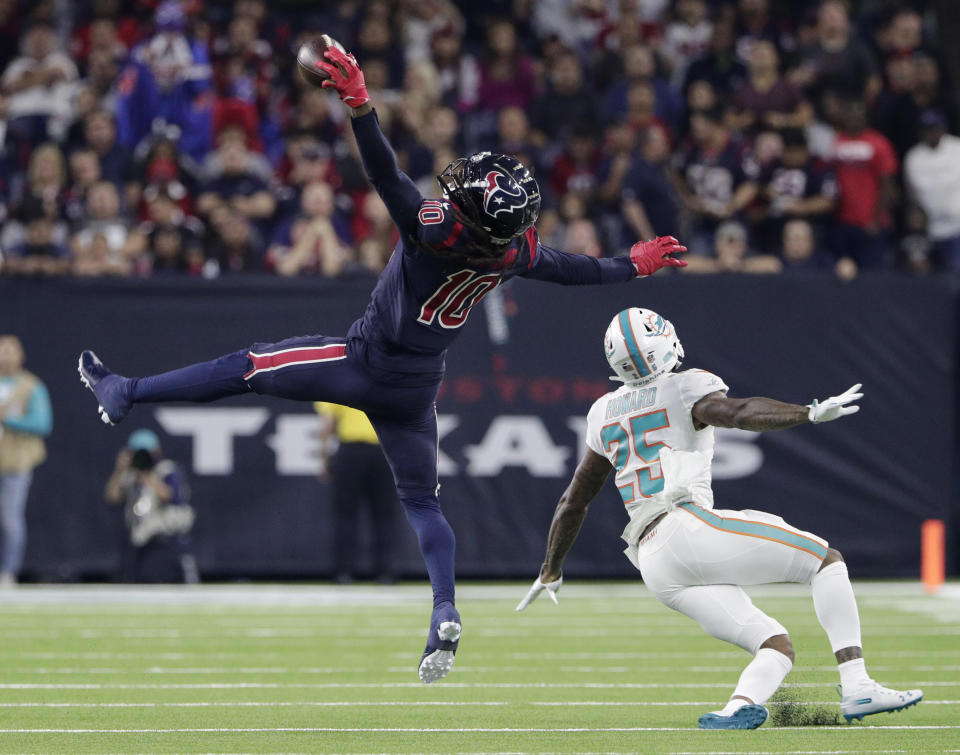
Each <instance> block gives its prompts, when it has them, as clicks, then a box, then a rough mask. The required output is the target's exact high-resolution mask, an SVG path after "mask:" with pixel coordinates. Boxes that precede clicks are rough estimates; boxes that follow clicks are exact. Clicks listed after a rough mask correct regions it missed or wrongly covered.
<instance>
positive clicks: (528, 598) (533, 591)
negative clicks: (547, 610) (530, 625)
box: [517, 577, 563, 611]
mask: <svg viewBox="0 0 960 755" xmlns="http://www.w3.org/2000/svg"><path fill="white" fill-rule="evenodd" d="M562 584H563V577H560V578H559V579H555V580H554V581H553V582H546V583H544V582H541V581H540V577H537V578H536V579H535V580H533V587H531V588H530V589H529V590H528V591H527V594H526V595H525V596H524V598H523V600H521V601H520V603H519V605H517V610H518V611H522V610H523V609H524V608H526V607H527V606H529V605H530V604H531V603H533V601H535V600H536V599H537V596H538V595H539V594H540V593H542V592H543V591H544V590H546V591H547V595H549V596H550V600H552V601H553V602H554V603H556V602H557V590H559V589H560V585H562Z"/></svg>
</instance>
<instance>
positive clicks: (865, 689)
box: [840, 681, 923, 723]
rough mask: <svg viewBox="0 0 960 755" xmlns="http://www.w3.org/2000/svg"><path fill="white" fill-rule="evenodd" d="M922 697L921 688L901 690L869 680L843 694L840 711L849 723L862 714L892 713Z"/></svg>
mask: <svg viewBox="0 0 960 755" xmlns="http://www.w3.org/2000/svg"><path fill="white" fill-rule="evenodd" d="M922 699H923V690H920V689H910V690H907V691H905V692H901V691H900V690H896V689H888V688H887V687H884V686H882V685H880V684H877V682H874V681H869V682H867V683H866V684H864V685H862V686H860V687H859V688H858V689H855V690H854V691H853V692H851V693H850V694H849V695H844V696H843V699H842V700H841V702H840V712H841V713H842V714H843V717H844V718H845V719H847V722H848V723H849V722H850V721H852V720H853V719H857V720H858V721H861V720H863V717H864V716H872V715H873V714H874V713H893V712H894V711H898V710H903V709H904V708H909V707H910V706H911V705H916V704H917V703H919V702H920V701H921V700H922Z"/></svg>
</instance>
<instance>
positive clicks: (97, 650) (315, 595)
mask: <svg viewBox="0 0 960 755" xmlns="http://www.w3.org/2000/svg"><path fill="white" fill-rule="evenodd" d="M526 587H527V585H526V584H512V585H511V584H497V585H493V586H489V585H469V584H468V585H463V586H462V587H461V589H460V591H459V594H458V600H459V605H460V610H461V612H462V616H463V620H464V632H463V638H462V641H461V649H460V652H459V654H458V657H457V664H456V666H455V667H454V669H453V672H452V673H451V674H450V676H448V677H447V679H446V680H444V681H441V682H438V683H436V684H433V685H429V686H426V685H423V684H421V683H420V682H419V681H418V679H417V676H416V671H415V667H416V662H417V661H418V660H419V653H420V650H421V649H422V646H423V638H424V637H425V632H426V627H427V623H428V620H429V603H428V594H429V593H428V590H427V589H426V588H425V587H424V586H420V585H418V586H397V587H352V588H335V587H300V586H295V587H274V586H262V587H260V586H245V587H200V588H195V589H189V588H188V589H175V588H160V589H158V590H153V591H151V590H133V589H123V588H112V589H111V588H90V587H81V588H77V589H75V590H69V589H52V588H43V587H37V588H29V587H27V588H21V589H19V590H17V591H14V592H9V593H4V594H3V595H2V596H0V638H2V644H0V752H2V753H14V752H15V753H54V752H58V753H71V754H80V753H159V752H176V753H653V752H771V753H773V752H777V753H779V752H810V753H820V752H825V753H826V752H829V753H841V752H945V751H950V750H953V751H960V586H958V585H951V586H948V587H947V588H946V589H945V590H944V591H943V592H942V593H941V594H940V595H938V596H934V597H927V596H924V595H923V593H922V592H921V590H920V588H919V586H917V585H915V584H871V583H865V584H858V585H857V591H858V595H859V596H860V607H861V613H862V616H863V624H864V646H865V653H866V658H867V668H868V670H869V671H871V672H872V674H873V676H874V677H875V678H877V679H878V680H879V681H881V682H883V683H886V684H888V685H890V686H894V687H901V688H908V687H916V686H919V687H922V688H923V689H924V693H925V698H924V701H923V702H921V703H920V705H919V706H918V707H915V708H911V709H909V710H907V711H904V712H901V713H896V714H880V715H876V716H871V717H868V718H866V719H864V723H863V724H862V725H860V724H853V725H847V724H840V723H839V722H838V713H839V706H838V704H837V700H838V698H837V696H836V692H835V689H834V687H835V685H836V683H837V681H838V679H837V674H836V671H835V668H834V666H833V664H832V660H833V659H832V656H831V654H830V651H829V647H828V645H827V641H826V638H825V637H824V635H823V633H822V632H821V630H820V628H819V625H818V624H817V622H816V617H815V615H814V612H813V605H812V602H811V600H810V597H809V591H808V590H806V589H805V588H801V587H797V586H784V587H777V588H764V589H763V590H752V591H751V594H752V595H753V596H754V599H755V601H756V602H757V604H758V605H760V606H761V607H762V608H764V609H765V610H766V611H768V612H769V613H771V614H773V615H774V616H776V617H777V618H779V619H780V621H781V622H783V623H784V624H785V625H786V626H787V627H788V628H789V629H790V632H791V635H792V637H793V642H794V646H795V648H796V650H797V664H796V666H795V667H794V670H793V672H792V673H791V674H790V676H789V677H788V678H787V682H788V684H787V686H786V688H785V689H784V690H782V692H783V694H784V699H789V700H790V702H788V703H781V704H779V705H771V706H770V707H771V713H772V719H774V720H772V721H768V722H767V724H765V725H764V726H763V727H762V728H761V729H759V730H757V731H751V732H715V731H699V730H698V729H696V722H697V717H698V716H699V715H700V714H701V713H703V712H705V711H707V710H710V709H713V708H715V707H719V705H720V704H721V703H722V702H723V701H725V700H726V698H727V697H728V696H729V694H730V692H731V690H732V687H733V685H734V683H735V682H736V679H737V676H738V674H739V672H740V670H741V669H742V667H743V666H744V665H745V663H746V661H747V659H748V656H747V655H746V654H745V653H743V652H742V651H739V650H737V649H735V648H732V647H730V646H726V645H724V644H722V643H720V642H718V641H716V640H713V639H710V638H708V637H707V636H706V635H704V634H703V633H702V632H701V630H700V629H699V628H698V627H697V626H696V625H694V624H693V623H692V622H691V621H690V620H689V619H686V618H685V617H683V616H681V615H679V614H676V613H673V612H672V611H669V610H668V609H666V608H665V607H663V606H661V605H660V604H659V603H657V602H656V601H655V600H654V599H653V598H651V597H650V596H649V594H648V593H647V592H646V590H645V589H644V588H643V587H642V585H640V584H639V583H637V584H632V583H620V584H615V585H609V584H596V583H579V584H568V585H566V586H565V587H564V589H563V590H562V591H561V598H560V605H559V606H554V605H553V604H551V603H550V602H549V601H548V600H545V599H544V600H540V601H537V602H536V603H535V604H533V605H532V606H531V607H530V608H529V609H527V611H525V612H524V613H521V614H518V613H515V612H514V610H513V609H514V606H515V605H516V603H517V601H518V600H519V599H520V598H521V597H522V596H523V594H524V592H525V591H526ZM812 722H817V723H819V724H820V725H817V726H813V725H809V724H810V723H812ZM777 723H786V724H789V725H787V726H779V727H778V726H777V725H776V724H777ZM797 724H807V725H801V726H798V725H797Z"/></svg>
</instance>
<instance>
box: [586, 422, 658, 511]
mask: <svg viewBox="0 0 960 755" xmlns="http://www.w3.org/2000/svg"><path fill="white" fill-rule="evenodd" d="M665 427H670V419H669V418H668V417H667V411H666V409H659V410H657V411H655V412H648V413H647V414H634V415H633V416H632V417H625V418H623V419H621V420H620V421H619V422H612V423H611V424H609V425H605V426H604V427H603V429H601V430H600V439H601V440H602V441H603V448H604V450H605V451H606V452H607V453H608V454H611V453H614V452H615V453H616V458H615V459H614V461H613V465H614V466H615V467H616V468H617V478H618V479H617V482H618V483H619V482H620V481H621V480H620V477H621V474H620V473H621V472H623V471H624V470H627V472H629V473H631V474H630V476H631V477H633V476H635V479H636V482H632V481H631V482H627V483H626V484H624V485H620V484H618V485H617V489H618V490H619V491H620V496H621V497H622V498H623V502H624V504H628V503H633V502H635V501H636V500H637V498H638V497H642V498H649V497H651V496H653V495H656V494H657V493H659V492H660V491H661V490H663V473H662V472H661V471H660V469H659V464H660V449H661V448H669V446H667V444H666V443H662V442H659V441H657V442H654V443H650V442H648V440H647V433H649V432H653V431H654V430H662V429H663V428H665ZM654 464H656V465H658V467H657V474H656V476H654V475H653V472H652V469H653V465H654ZM634 470H635V471H634ZM638 489H639V496H638Z"/></svg>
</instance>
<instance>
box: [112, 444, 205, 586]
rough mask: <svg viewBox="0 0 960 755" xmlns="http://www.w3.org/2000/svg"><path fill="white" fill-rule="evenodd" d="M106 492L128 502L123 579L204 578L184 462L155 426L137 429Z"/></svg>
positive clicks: (193, 581)
mask: <svg viewBox="0 0 960 755" xmlns="http://www.w3.org/2000/svg"><path fill="white" fill-rule="evenodd" d="M104 497H105V498H106V499H107V501H108V502H109V503H112V504H123V507H124V523H125V524H126V529H127V535H128V537H127V538H126V541H125V547H124V557H123V560H122V566H121V574H120V577H121V580H122V581H124V582H184V583H186V584H197V583H198V582H199V581H200V577H199V574H198V572H197V562H196V559H195V558H194V555H193V552H192V548H191V544H190V530H191V528H192V527H193V520H194V517H195V514H194V510H193V507H192V506H191V505H190V486H189V485H188V484H187V481H186V477H185V475H184V473H183V470H182V469H181V468H180V466H179V465H178V464H177V463H176V462H174V461H171V460H170V459H165V458H164V457H163V453H162V451H161V448H160V439H159V438H158V437H157V434H156V433H155V432H153V431H152V430H147V429H140V430H136V431H135V432H134V433H133V434H132V435H131V436H130V439H129V440H128V441H127V445H126V446H124V447H123V448H121V449H120V452H119V453H118V454H117V463H116V466H115V467H114V469H113V473H112V474H111V475H110V479H109V480H107V485H106V489H105V490H104Z"/></svg>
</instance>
